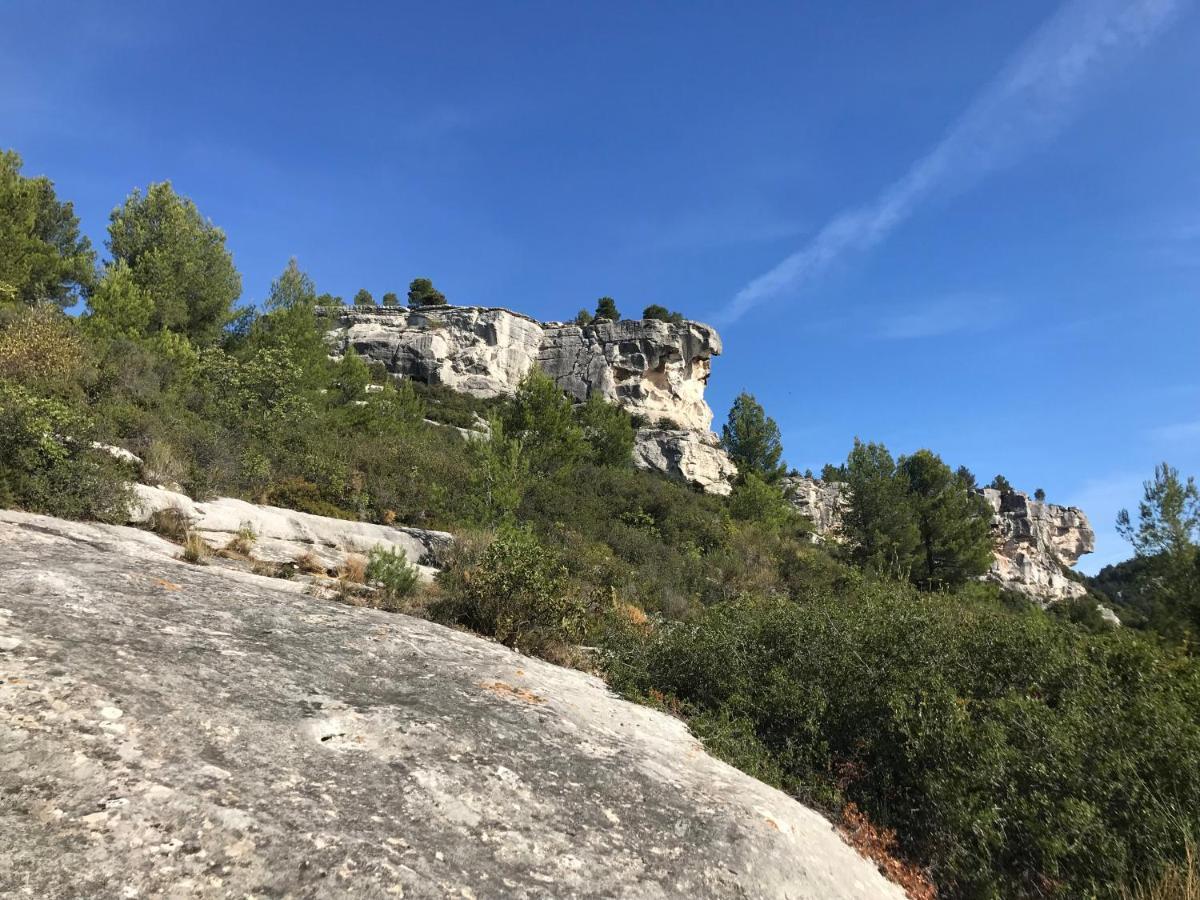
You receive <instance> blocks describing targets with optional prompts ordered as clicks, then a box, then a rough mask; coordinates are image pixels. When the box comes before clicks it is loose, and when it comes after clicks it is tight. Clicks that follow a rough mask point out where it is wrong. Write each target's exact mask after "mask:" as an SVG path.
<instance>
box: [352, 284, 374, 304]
mask: <svg viewBox="0 0 1200 900" xmlns="http://www.w3.org/2000/svg"><path fill="white" fill-rule="evenodd" d="M354 305H355V306H374V305H375V298H374V297H372V296H371V292H370V291H368V290H367V289H366V288H359V289H358V292H357V293H355V295H354Z"/></svg>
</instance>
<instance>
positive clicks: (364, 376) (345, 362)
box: [333, 347, 371, 403]
mask: <svg viewBox="0 0 1200 900" xmlns="http://www.w3.org/2000/svg"><path fill="white" fill-rule="evenodd" d="M370 383H371V370H370V369H369V368H368V367H367V364H366V362H364V361H363V358H362V357H361V356H359V355H358V351H357V350H355V349H354V348H353V347H347V348H346V352H345V353H344V354H343V355H342V358H341V360H340V361H339V362H338V364H337V368H335V369H334V373H333V384H334V386H335V387H336V388H337V394H338V398H339V399H340V400H341V401H342V402H343V403H349V402H351V401H352V400H362V399H363V395H364V393H365V392H366V388H367V385H368V384H370Z"/></svg>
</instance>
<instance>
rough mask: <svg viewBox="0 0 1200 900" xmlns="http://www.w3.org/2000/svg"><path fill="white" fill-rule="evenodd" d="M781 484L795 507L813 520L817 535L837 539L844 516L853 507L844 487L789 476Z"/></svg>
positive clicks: (827, 482)
mask: <svg viewBox="0 0 1200 900" xmlns="http://www.w3.org/2000/svg"><path fill="white" fill-rule="evenodd" d="M781 484H782V486H783V490H784V493H785V494H786V495H787V498H788V499H789V500H790V501H791V502H792V505H793V506H795V507H796V509H798V510H799V511H800V512H801V513H802V514H804V515H805V516H807V517H808V518H809V519H811V520H812V523H813V534H814V535H817V536H819V537H828V538H831V539H834V540H837V539H838V529H839V528H841V525H842V516H844V515H845V513H846V510H847V509H848V508H849V506H850V503H849V501H848V500H847V497H846V486H845V485H844V484H841V483H840V482H837V481H822V480H821V479H819V478H809V477H808V476H806V475H790V476H788V477H786V478H784V479H783V480H782V482H781Z"/></svg>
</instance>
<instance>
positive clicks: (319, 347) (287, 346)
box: [243, 257, 329, 388]
mask: <svg viewBox="0 0 1200 900" xmlns="http://www.w3.org/2000/svg"><path fill="white" fill-rule="evenodd" d="M318 304H319V298H318V297H317V288H316V285H315V284H314V283H313V280H312V278H310V277H309V276H308V274H307V273H305V272H304V271H303V270H302V269H301V268H300V264H299V262H297V260H296V258H295V257H293V258H292V259H290V260H288V264H287V266H286V267H285V268H284V270H283V272H281V273H280V275H279V277H278V278H276V279H275V280H274V281H272V282H271V289H270V291H269V292H268V294H267V299H266V302H265V304H264V305H265V307H266V311H267V314H266V315H264V316H260V317H258V318H257V319H256V320H255V321H254V322H253V324H252V325H251V327H250V329H249V333H248V337H247V340H246V348H247V349H246V351H245V353H244V354H243V355H245V356H252V355H253V354H254V353H256V352H258V351H259V350H280V351H283V352H284V353H286V354H287V355H288V356H289V357H290V358H291V359H293V360H295V361H296V364H297V366H298V372H299V377H300V383H301V384H302V385H304V386H305V387H309V388H315V387H317V386H318V385H320V384H321V383H323V381H324V379H325V377H326V374H327V372H328V370H329V360H328V357H329V348H328V347H327V346H326V344H325V333H324V329H323V328H322V326H321V323H320V322H319V321H318V320H317V315H316V307H317V306H318Z"/></svg>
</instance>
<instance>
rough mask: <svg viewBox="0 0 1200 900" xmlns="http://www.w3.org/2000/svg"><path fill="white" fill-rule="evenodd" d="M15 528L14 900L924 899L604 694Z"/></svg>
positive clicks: (14, 519)
mask: <svg viewBox="0 0 1200 900" xmlns="http://www.w3.org/2000/svg"><path fill="white" fill-rule="evenodd" d="M177 552H178V547H176V546H175V545H173V544H169V543H167V542H166V541H164V540H163V539H162V538H160V537H158V536H156V535H153V534H150V533H148V532H145V531H140V530H137V529H133V528H126V527H119V526H105V525H94V524H81V523H76V522H64V521H60V520H56V519H50V518H46V517H42V516H34V515H30V514H25V513H15V512H0V607H2V608H0V796H3V797H4V802H3V803H0V834H3V835H4V840H3V841H2V842H0V895H2V896H5V897H80V898H82V897H88V898H108V897H113V898H117V897H151V896H154V897H162V896H171V897H176V896H178V897H184V896H186V897H213V898H216V897H249V896H254V897H345V896H356V897H405V896H406V897H439V898H441V897H468V898H470V897H478V898H484V897H488V898H491V897H496V898H504V897H520V898H558V897H618V896H619V897H647V898H650V897H653V898H662V897H685V896H686V897H779V898H783V897H789V898H834V900H836V898H893V900H900V898H902V897H903V893H902V892H901V891H900V889H899V888H897V887H895V886H893V885H891V884H889V883H887V882H885V881H884V879H883V878H882V877H881V876H880V875H879V874H878V872H877V871H876V870H875V868H874V867H873V866H872V864H870V863H868V862H866V861H865V860H863V859H862V858H860V857H859V856H857V855H856V854H855V853H854V851H853V850H851V849H850V848H849V847H848V846H847V845H846V844H845V843H843V842H842V841H841V839H840V838H839V837H838V835H837V834H836V832H835V831H834V830H833V828H832V827H831V826H830V824H829V822H827V821H826V820H825V819H823V818H822V817H821V816H819V815H818V814H816V813H815V812H813V811H811V810H809V809H806V808H805V807H803V806H801V805H800V804H798V803H796V802H795V801H794V800H792V799H791V798H789V797H787V796H786V795H784V794H782V793H780V792H779V791H776V790H774V789H773V788H770V787H767V786H766V785H764V784H762V783H760V782H758V781H755V780H754V779H752V778H750V777H749V776H747V775H744V774H743V773H741V772H738V771H737V770H735V769H733V768H731V767H729V766H727V765H725V764H724V763H721V762H719V761H717V760H715V759H713V758H711V757H710V756H708V755H707V754H706V753H705V752H704V751H703V749H702V748H701V747H700V746H699V745H698V744H697V742H696V741H695V740H694V739H693V738H692V737H691V736H690V735H689V734H688V732H687V730H686V728H685V727H684V725H683V724H682V723H681V722H680V721H678V720H676V719H674V718H671V717H669V716H667V715H664V714H662V713H658V712H655V711H653V710H650V709H647V708H644V707H640V706H636V705H634V704H630V703H627V702H624V701H622V700H620V699H618V698H617V697H615V696H613V695H612V694H611V693H610V692H609V691H608V690H607V689H606V688H605V686H604V684H603V683H602V682H601V681H599V680H598V679H596V678H594V677H592V676H589V675H585V674H582V673H580V672H575V671H571V670H567V669H560V668H557V667H555V666H552V665H549V664H548V663H544V662H541V661H538V660H533V659H529V658H526V657H521V656H519V655H517V654H515V653H513V652H510V651H508V650H506V649H504V648H503V647H500V646H498V645H496V644H493V643H489V642H487V641H484V640H482V639H480V638H477V637H474V636H471V635H468V634H463V633H461V632H457V631H452V630H449V629H446V628H442V627H440V626H437V625H433V624H431V623H428V622H424V621H421V620H418V619H412V618H408V617H405V616H399V615H393V614H387V613H383V612H380V611H377V610H370V609H364V608H357V607H352V606H347V605H342V604H337V603H333V602H330V601H326V600H321V599H319V598H317V597H314V596H311V595H309V594H307V593H305V591H304V588H303V587H302V586H300V585H296V584H293V583H291V582H287V581H280V580H278V579H268V578H264V577H260V576H257V575H253V574H250V573H247V572H242V571H237V570H230V569H224V568H218V567H216V566H193V565H189V564H187V563H184V562H181V561H179V560H177V559H175V558H174V557H175V554H176V553H177Z"/></svg>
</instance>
